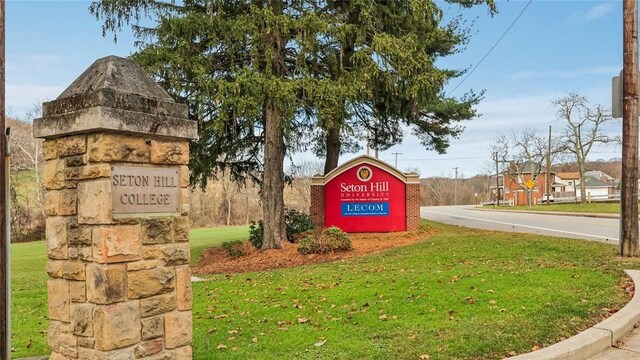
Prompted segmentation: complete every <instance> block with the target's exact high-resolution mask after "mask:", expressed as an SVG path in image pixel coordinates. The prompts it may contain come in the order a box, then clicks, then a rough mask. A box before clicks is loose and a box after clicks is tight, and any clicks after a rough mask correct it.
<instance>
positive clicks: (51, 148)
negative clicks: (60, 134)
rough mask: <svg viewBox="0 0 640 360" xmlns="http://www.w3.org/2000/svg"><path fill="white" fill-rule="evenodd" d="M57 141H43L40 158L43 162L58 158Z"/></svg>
mask: <svg viewBox="0 0 640 360" xmlns="http://www.w3.org/2000/svg"><path fill="white" fill-rule="evenodd" d="M56 143H57V140H55V139H53V140H45V141H43V142H42V156H43V157H44V159H45V160H53V159H55V158H57V157H58V147H57V144H56Z"/></svg>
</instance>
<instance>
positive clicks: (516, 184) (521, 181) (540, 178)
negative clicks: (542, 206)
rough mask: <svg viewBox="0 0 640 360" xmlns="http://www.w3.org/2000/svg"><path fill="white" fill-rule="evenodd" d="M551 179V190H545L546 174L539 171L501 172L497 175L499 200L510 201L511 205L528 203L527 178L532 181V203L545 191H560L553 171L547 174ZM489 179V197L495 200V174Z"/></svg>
mask: <svg viewBox="0 0 640 360" xmlns="http://www.w3.org/2000/svg"><path fill="white" fill-rule="evenodd" d="M536 175H537V176H536ZM549 177H550V180H551V189H550V190H551V191H546V190H547V182H546V179H547V174H546V173H545V172H541V173H540V174H536V173H535V172H534V173H533V176H532V172H531V171H523V172H522V173H521V174H519V175H515V174H512V175H509V174H508V172H507V171H505V172H503V173H502V174H500V175H499V177H498V186H499V188H500V201H501V202H505V203H510V204H512V205H526V204H528V201H527V197H528V192H527V190H526V185H525V184H526V183H527V182H528V181H529V180H532V181H533V182H534V185H533V188H532V189H531V192H532V193H531V198H532V200H533V204H537V203H539V202H540V200H541V198H542V197H543V195H544V194H545V193H552V194H553V193H554V192H556V191H560V188H561V186H562V184H560V183H558V182H556V174H555V172H553V171H552V172H551V173H550V174H549ZM490 178H491V179H490V181H489V191H490V193H491V199H492V200H493V201H495V198H496V176H495V175H492V176H491V177H490Z"/></svg>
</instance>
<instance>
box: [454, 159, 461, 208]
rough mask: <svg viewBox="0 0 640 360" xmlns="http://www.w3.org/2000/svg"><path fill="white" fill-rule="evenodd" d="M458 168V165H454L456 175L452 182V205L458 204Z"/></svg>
mask: <svg viewBox="0 0 640 360" xmlns="http://www.w3.org/2000/svg"><path fill="white" fill-rule="evenodd" d="M458 169H460V168H459V167H457V166H456V167H454V168H453V170H455V171H456V177H455V180H454V182H453V205H458Z"/></svg>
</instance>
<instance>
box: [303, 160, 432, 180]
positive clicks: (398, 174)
mask: <svg viewBox="0 0 640 360" xmlns="http://www.w3.org/2000/svg"><path fill="white" fill-rule="evenodd" d="M360 164H369V165H373V166H377V167H378V168H380V169H382V170H384V171H386V172H388V173H389V174H391V175H393V176H395V177H397V178H398V179H400V180H401V181H403V182H404V183H411V184H419V183H420V179H419V178H418V174H415V173H403V172H401V171H399V170H398V169H396V168H394V167H393V166H391V165H389V164H387V163H386V162H384V161H382V160H380V159H376V158H374V157H372V156H369V155H361V156H358V157H355V158H353V159H351V160H349V161H347V162H345V163H343V164H341V165H340V166H338V167H337V168H335V169H333V170H331V171H330V172H329V173H328V174H326V175H314V176H313V177H312V178H311V184H312V185H324V184H326V183H328V182H329V181H331V180H333V179H334V178H335V177H336V176H338V175H340V174H342V173H343V172H345V171H347V170H349V169H352V168H354V167H356V166H358V165H360Z"/></svg>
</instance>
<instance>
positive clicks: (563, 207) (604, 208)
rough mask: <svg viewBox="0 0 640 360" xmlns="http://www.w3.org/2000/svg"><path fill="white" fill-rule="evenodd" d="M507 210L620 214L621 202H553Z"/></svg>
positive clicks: (508, 208)
mask: <svg viewBox="0 0 640 360" xmlns="http://www.w3.org/2000/svg"><path fill="white" fill-rule="evenodd" d="M505 209H507V210H534V211H561V212H562V211H566V212H579V213H599V214H619V213H620V203H596V202H593V203H590V204H588V203H587V204H551V205H534V206H532V207H529V206H527V205H525V206H513V207H507V208H505Z"/></svg>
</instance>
